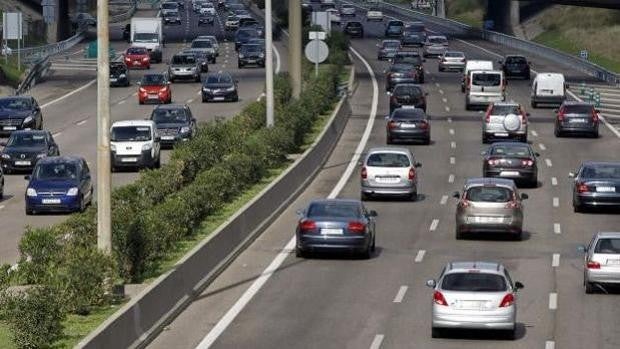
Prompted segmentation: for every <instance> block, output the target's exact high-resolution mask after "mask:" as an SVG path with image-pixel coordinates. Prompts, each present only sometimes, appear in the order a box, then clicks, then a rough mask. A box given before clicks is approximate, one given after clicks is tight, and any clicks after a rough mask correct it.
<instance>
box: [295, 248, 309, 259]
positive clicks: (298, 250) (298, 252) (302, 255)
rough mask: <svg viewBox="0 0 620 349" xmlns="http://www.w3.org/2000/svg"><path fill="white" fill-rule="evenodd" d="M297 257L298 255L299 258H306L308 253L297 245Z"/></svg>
mask: <svg viewBox="0 0 620 349" xmlns="http://www.w3.org/2000/svg"><path fill="white" fill-rule="evenodd" d="M295 257H297V258H306V257H307V254H306V253H305V252H304V251H303V250H302V249H300V248H299V247H296V248H295Z"/></svg>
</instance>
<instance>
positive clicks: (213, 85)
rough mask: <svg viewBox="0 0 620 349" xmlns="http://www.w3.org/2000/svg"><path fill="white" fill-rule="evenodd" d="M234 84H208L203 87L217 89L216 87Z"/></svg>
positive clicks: (222, 87) (227, 86)
mask: <svg viewBox="0 0 620 349" xmlns="http://www.w3.org/2000/svg"><path fill="white" fill-rule="evenodd" d="M233 86H234V85H231V84H206V85H204V86H203V87H205V88H208V89H210V90H216V89H224V88H231V87H233Z"/></svg>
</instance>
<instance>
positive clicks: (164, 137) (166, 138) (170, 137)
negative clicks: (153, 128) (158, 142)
mask: <svg viewBox="0 0 620 349" xmlns="http://www.w3.org/2000/svg"><path fill="white" fill-rule="evenodd" d="M161 139H163V140H165V141H170V140H173V139H174V136H161Z"/></svg>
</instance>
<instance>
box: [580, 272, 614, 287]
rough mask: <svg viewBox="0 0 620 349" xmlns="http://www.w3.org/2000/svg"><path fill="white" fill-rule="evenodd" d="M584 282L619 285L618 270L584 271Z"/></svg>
mask: <svg viewBox="0 0 620 349" xmlns="http://www.w3.org/2000/svg"><path fill="white" fill-rule="evenodd" d="M585 276H586V281H587V282H593V283H598V284H620V269H616V270H603V269H598V270H596V269H586V275H585Z"/></svg>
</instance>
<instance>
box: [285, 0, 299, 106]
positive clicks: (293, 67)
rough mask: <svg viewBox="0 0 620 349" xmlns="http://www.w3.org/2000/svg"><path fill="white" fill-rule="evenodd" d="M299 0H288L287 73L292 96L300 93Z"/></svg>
mask: <svg viewBox="0 0 620 349" xmlns="http://www.w3.org/2000/svg"><path fill="white" fill-rule="evenodd" d="M301 27H302V23H301V0H288V32H289V38H288V44H289V47H288V54H289V59H288V73H289V76H290V80H291V85H292V93H293V97H295V98H299V95H300V94H301Z"/></svg>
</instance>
